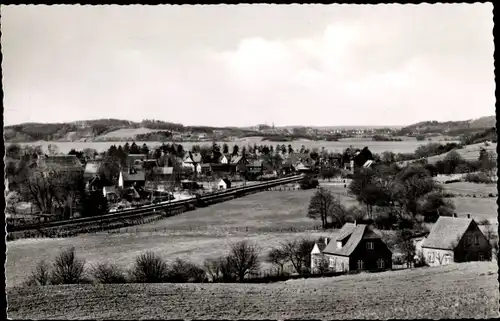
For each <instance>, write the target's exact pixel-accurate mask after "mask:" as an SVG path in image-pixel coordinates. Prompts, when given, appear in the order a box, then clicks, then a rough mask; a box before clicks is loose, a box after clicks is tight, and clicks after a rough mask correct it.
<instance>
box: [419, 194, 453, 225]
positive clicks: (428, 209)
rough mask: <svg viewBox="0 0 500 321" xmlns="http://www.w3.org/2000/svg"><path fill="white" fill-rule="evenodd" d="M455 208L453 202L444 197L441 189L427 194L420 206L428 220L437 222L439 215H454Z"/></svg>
mask: <svg viewBox="0 0 500 321" xmlns="http://www.w3.org/2000/svg"><path fill="white" fill-rule="evenodd" d="M454 210H455V205H454V204H453V202H450V201H449V200H447V199H446V198H444V196H443V195H442V194H441V193H440V192H439V191H436V192H431V193H428V194H427V195H425V196H424V197H423V199H422V201H421V202H419V207H418V211H419V212H420V213H421V214H422V215H423V216H424V219H425V221H427V222H435V221H436V220H437V219H438V217H439V216H452V215H453V212H454Z"/></svg>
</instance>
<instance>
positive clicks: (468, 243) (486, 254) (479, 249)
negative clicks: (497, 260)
mask: <svg viewBox="0 0 500 321" xmlns="http://www.w3.org/2000/svg"><path fill="white" fill-rule="evenodd" d="M491 251H492V248H491V245H490V243H489V242H488V240H487V239H486V237H485V236H484V234H483V233H482V232H481V230H480V229H479V228H478V226H477V225H476V224H475V223H474V222H473V223H472V224H471V225H470V226H469V228H468V229H467V231H466V232H465V234H464V236H463V237H462V239H461V240H460V242H459V243H458V246H457V247H456V248H455V253H454V257H455V262H469V261H485V260H487V261H491Z"/></svg>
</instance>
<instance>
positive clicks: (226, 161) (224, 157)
mask: <svg viewBox="0 0 500 321" xmlns="http://www.w3.org/2000/svg"><path fill="white" fill-rule="evenodd" d="M219 163H221V164H227V163H229V160H228V159H227V157H226V155H224V154H223V155H221V157H220V158H219Z"/></svg>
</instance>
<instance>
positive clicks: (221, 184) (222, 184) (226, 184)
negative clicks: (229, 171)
mask: <svg viewBox="0 0 500 321" xmlns="http://www.w3.org/2000/svg"><path fill="white" fill-rule="evenodd" d="M217 188H218V189H227V188H231V182H230V181H229V180H228V179H227V178H222V179H221V180H220V181H219V183H218V184H217Z"/></svg>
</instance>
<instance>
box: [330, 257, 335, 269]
mask: <svg viewBox="0 0 500 321" xmlns="http://www.w3.org/2000/svg"><path fill="white" fill-rule="evenodd" d="M330 267H331V268H333V267H335V260H334V259H333V258H332V257H331V258H330Z"/></svg>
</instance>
